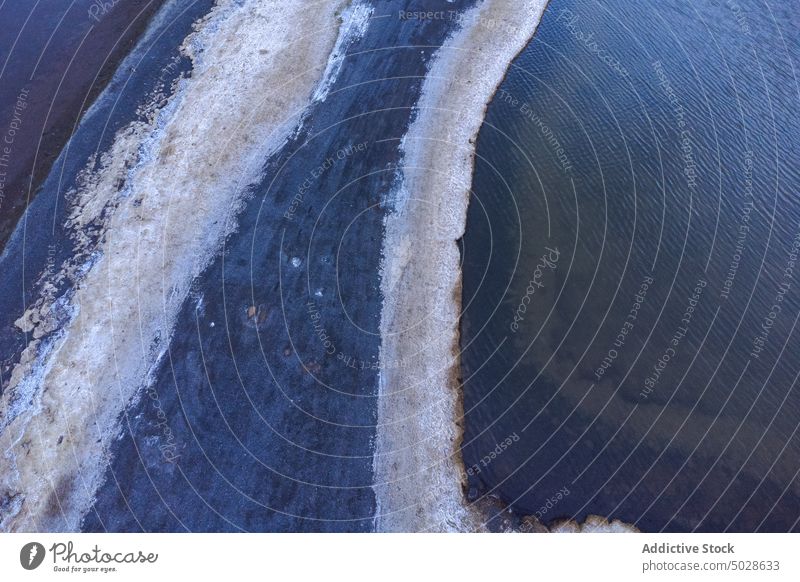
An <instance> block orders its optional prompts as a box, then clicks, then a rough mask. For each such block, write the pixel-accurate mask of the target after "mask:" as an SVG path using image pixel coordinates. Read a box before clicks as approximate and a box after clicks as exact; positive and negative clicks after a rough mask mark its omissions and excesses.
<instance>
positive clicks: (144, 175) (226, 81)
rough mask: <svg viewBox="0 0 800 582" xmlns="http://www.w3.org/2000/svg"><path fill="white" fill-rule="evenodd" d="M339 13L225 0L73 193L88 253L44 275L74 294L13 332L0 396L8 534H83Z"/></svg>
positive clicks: (321, 73)
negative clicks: (182, 64)
mask: <svg viewBox="0 0 800 582" xmlns="http://www.w3.org/2000/svg"><path fill="white" fill-rule="evenodd" d="M345 4H346V2H345V0H321V1H317V2H314V5H313V9H311V10H310V9H309V3H308V2H307V1H305V0H289V1H284V2H277V1H276V0H266V1H265V0H245V1H243V2H235V1H232V0H219V1H218V2H217V4H216V6H215V7H214V9H213V10H212V11H211V12H210V13H209V14H208V15H207V17H206V18H204V19H203V20H202V21H200V22H199V23H197V25H196V30H195V32H194V33H193V34H191V35H190V36H189V37H188V38H187V39H186V41H185V42H184V44H183V46H182V51H183V53H184V54H185V55H187V56H189V57H190V58H191V59H192V60H193V63H194V66H193V70H192V74H191V77H190V78H188V79H184V80H182V81H181V82H180V83H179V84H178V86H177V87H176V90H175V92H174V94H173V96H172V97H171V98H170V99H169V100H168V101H167V102H166V103H158V104H156V105H153V106H151V107H150V108H148V109H147V110H145V111H143V114H145V115H146V119H147V121H141V122H135V123H133V124H131V125H129V126H128V127H127V128H124V129H123V130H121V131H120V132H119V133H118V135H117V136H116V139H115V142H114V144H113V146H112V147H111V149H110V151H108V152H106V153H105V154H103V156H102V158H101V159H100V160H99V164H98V165H99V169H97V170H95V169H94V164H91V163H90V165H89V167H87V170H86V171H85V173H84V176H83V178H82V181H81V183H80V184H78V186H77V188H76V189H75V190H74V191H73V192H71V193H70V196H69V198H68V202H69V203H70V204H71V211H70V221H71V225H72V227H73V232H74V236H75V237H76V240H77V241H78V246H79V248H81V252H80V253H79V255H78V256H77V257H75V258H74V259H73V260H71V261H68V262H67V264H64V265H56V266H55V269H54V271H55V274H52V275H51V276H54V277H57V278H58V277H62V278H67V279H72V280H75V281H76V290H75V291H74V293H71V294H69V295H66V296H62V297H54V296H51V295H48V293H47V291H45V293H44V294H43V296H42V297H40V298H39V300H38V301H37V303H36V304H34V305H32V306H31V307H30V309H29V310H28V311H27V312H26V313H25V315H24V316H23V317H21V318H20V319H19V320H18V321H17V326H18V327H19V328H20V329H22V330H23V331H25V332H27V333H28V338H29V340H30V341H29V344H28V346H27V348H26V350H25V352H24V353H23V356H22V358H21V361H20V363H19V364H18V365H17V366H16V367H15V369H14V370H13V372H12V377H11V381H10V383H9V386H8V387H7V388H6V390H5V391H4V393H3V396H2V399H1V400H0V528H2V529H3V530H6V531H36V530H39V531H60V530H66V531H75V530H77V529H78V527H79V524H80V520H81V517H82V516H83V514H84V513H85V512H86V511H87V510H88V508H89V507H90V505H91V503H92V499H93V496H94V493H95V491H96V490H97V487H98V485H99V483H100V481H101V480H102V477H103V474H104V468H105V465H106V463H107V451H108V447H109V445H110V441H111V440H112V439H113V438H115V436H116V435H117V433H118V431H119V428H120V427H119V422H118V419H119V417H120V414H121V412H122V411H123V410H124V409H125V408H126V406H128V405H129V403H130V402H131V400H132V399H133V398H134V397H135V396H136V395H137V394H141V388H142V387H143V386H145V385H146V384H147V381H148V374H149V373H150V371H151V369H153V368H154V367H155V366H156V365H157V363H158V361H159V359H160V358H161V357H162V356H163V354H164V351H165V350H166V346H167V344H168V343H169V337H170V334H171V330H172V328H173V325H174V318H175V315H176V313H177V312H178V309H179V307H180V305H181V304H182V302H183V301H184V299H185V298H186V296H187V293H188V291H189V288H190V284H191V281H192V279H193V278H194V277H195V276H197V274H198V273H199V272H200V271H201V270H202V269H203V268H204V267H205V265H206V264H207V262H208V260H209V259H210V258H211V257H212V256H213V255H214V254H215V253H216V252H217V250H218V249H219V247H220V244H221V242H222V241H223V239H224V237H225V236H226V235H227V234H228V233H229V232H231V230H232V229H233V228H235V215H236V211H237V209H238V208H239V207H240V203H241V201H242V200H243V197H244V196H245V195H246V188H247V186H248V185H249V184H250V183H252V182H253V181H255V180H256V179H257V178H258V177H259V175H260V173H261V168H262V165H263V163H264V161H265V160H266V159H267V157H268V156H269V154H270V153H272V152H274V151H275V150H276V149H277V148H279V147H280V146H281V145H282V144H283V143H284V142H285V140H286V138H287V137H288V136H289V134H290V133H291V131H292V130H293V129H294V128H295V127H296V126H297V123H298V122H299V120H300V117H301V113H302V111H303V110H304V108H305V107H306V106H307V105H308V104H309V103H310V101H312V100H313V99H314V98H316V99H324V98H325V90H324V87H325V84H326V83H327V82H328V81H329V80H330V79H329V77H330V76H331V75H335V73H336V71H335V67H333V68H331V67H329V66H328V63H329V59H330V58H331V57H332V53H333V52H335V46H336V42H337V35H338V34H339V29H340V26H339V22H340V14H341V10H342V8H343V7H344V6H345ZM352 16H353V15H352V14H349V13H348V14H344V18H345V20H347V18H349V17H352ZM342 28H345V27H342ZM334 56H335V55H334ZM87 232H93V233H94V235H98V234H99V235H100V236H99V237H98V238H99V240H100V242H99V243H98V244H97V245H94V243H93V242H92V240H93V239H92V240H90V238H89V237H88V236H87V235H86V233H87ZM56 314H61V315H60V316H59V317H57V316H56ZM65 314H66V316H65ZM65 319H66V322H65V321H64V320H65Z"/></svg>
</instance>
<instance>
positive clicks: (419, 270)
mask: <svg viewBox="0 0 800 582" xmlns="http://www.w3.org/2000/svg"><path fill="white" fill-rule="evenodd" d="M546 5H547V2H546V0H528V1H526V2H523V3H522V4H520V3H517V2H512V1H509V0H486V1H485V2H483V3H482V4H479V5H478V6H476V7H474V8H471V9H470V10H469V11H467V12H466V13H465V14H464V16H463V20H464V24H465V26H463V27H462V28H460V29H459V30H457V31H456V32H455V33H454V34H453V35H452V36H451V37H450V38H449V39H448V40H447V41H446V42H445V43H444V44H443V45H442V47H441V48H440V49H439V51H438V53H437V55H436V57H435V58H434V61H433V63H432V65H431V67H430V71H429V73H428V75H427V77H426V78H425V80H424V82H423V88H422V96H421V98H420V101H419V104H418V115H417V118H416V119H415V120H414V122H413V123H412V124H411V126H410V128H409V131H408V133H407V134H406V136H405V137H404V138H403V143H402V149H403V152H404V167H403V176H402V180H401V181H400V184H399V186H398V190H397V197H396V198H397V199H396V202H395V207H394V211H393V212H392V213H391V214H390V215H389V216H388V217H387V219H386V227H385V238H384V265H383V273H382V280H381V291H382V294H383V297H384V305H383V310H382V313H381V360H382V361H389V362H411V361H413V362H414V366H408V367H405V368H404V369H401V370H395V369H393V368H390V367H386V368H383V369H382V371H381V375H380V389H379V398H378V430H377V433H378V437H377V444H376V453H375V463H374V470H375V492H376V499H377V505H378V510H377V512H376V520H375V526H376V530H378V531H485V530H486V526H485V524H484V521H485V519H484V516H483V515H482V513H481V512H480V511H479V510H477V509H476V508H475V507H474V506H470V505H467V503H466V500H465V497H464V494H463V487H464V485H465V479H464V475H465V473H464V469H463V462H462V460H461V451H460V443H461V438H462V433H463V431H462V423H463V405H462V393H461V389H460V386H459V383H460V363H459V321H460V311H461V269H460V252H459V249H458V246H457V241H458V239H460V238H461V236H462V235H463V232H464V228H465V224H466V211H467V206H468V204H469V194H470V186H471V180H472V172H473V169H474V157H475V145H474V144H475V141H476V138H477V135H478V131H479V130H480V127H481V125H482V123H483V119H484V117H485V113H486V109H487V107H488V105H489V103H490V102H491V99H492V97H493V95H494V94H495V92H496V91H497V89H498V88H499V87H500V85H501V83H502V81H503V79H504V78H505V76H506V72H507V70H508V68H509V67H510V65H511V63H512V61H513V60H514V58H515V57H516V56H517V55H518V54H519V53H520V52H521V51H522V50H523V49H524V48H525V46H527V44H528V42H529V41H530V40H531V38H533V35H534V33H535V31H536V28H537V26H538V24H539V21H540V19H541V17H542V14H543V13H544V9H545V7H546ZM520 14H524V15H526V18H520ZM520 21H523V22H524V24H523V25H522V26H520V24H519V23H520ZM475 47H477V48H475ZM420 249H424V250H421V251H420ZM415 250H416V251H418V252H415ZM431 393H433V394H434V396H433V397H432V396H431Z"/></svg>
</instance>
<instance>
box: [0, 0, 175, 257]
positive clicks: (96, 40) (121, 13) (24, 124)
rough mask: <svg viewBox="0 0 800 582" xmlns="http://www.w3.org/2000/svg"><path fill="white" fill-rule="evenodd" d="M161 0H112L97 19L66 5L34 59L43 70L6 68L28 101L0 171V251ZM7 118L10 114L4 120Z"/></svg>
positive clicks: (9, 79)
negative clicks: (69, 34) (70, 35)
mask: <svg viewBox="0 0 800 582" xmlns="http://www.w3.org/2000/svg"><path fill="white" fill-rule="evenodd" d="M164 4H166V0H135V1H134V2H131V3H119V4H115V5H114V7H113V8H112V9H110V10H109V11H108V12H107V13H105V14H103V15H102V17H100V18H99V19H98V20H97V21H95V20H93V19H92V18H91V17H90V16H89V15H88V14H87V13H84V12H83V11H81V10H80V9H81V8H82V7H81V6H76V7H74V8H73V7H70V8H69V9H67V10H66V11H65V13H64V14H63V15H62V17H63V19H64V21H62V22H60V23H59V24H58V25H57V26H56V28H54V29H53V36H52V39H53V40H55V43H54V44H48V45H47V46H46V47H42V50H46V51H47V52H46V54H44V55H42V56H40V57H39V59H45V60H46V61H47V66H48V67H51V69H50V70H47V72H46V74H43V73H42V72H41V71H39V73H38V75H37V76H36V77H35V78H32V79H31V78H29V75H28V71H27V70H25V71H20V70H13V71H11V73H9V72H8V71H7V72H6V76H5V77H4V78H3V81H4V82H6V83H8V84H9V85H11V86H15V87H17V88H18V89H19V91H27V92H28V93H29V94H30V97H31V101H30V103H29V104H27V105H28V106H27V107H26V108H25V110H24V112H23V115H22V120H21V124H20V125H21V130H20V131H19V133H18V135H17V136H16V139H14V143H13V146H12V148H11V149H12V152H11V154H12V156H11V157H12V163H11V164H10V167H7V168H3V169H4V170H7V176H3V180H2V182H5V184H0V186H1V187H0V193H2V192H3V191H4V195H3V196H0V209H2V212H0V253H1V252H2V251H3V249H4V248H5V245H6V242H7V240H8V238H9V237H10V236H11V233H12V232H13V231H14V229H15V228H16V225H17V222H18V221H19V219H20V218H21V217H22V216H23V215H24V212H25V209H26V208H27V207H28V205H29V204H30V202H31V201H32V200H33V198H34V197H35V196H36V194H37V193H38V191H39V189H40V188H41V187H42V185H43V183H44V180H45V179H46V178H47V175H48V174H49V173H50V171H51V169H52V168H53V167H54V165H55V161H56V159H57V158H58V155H59V154H60V152H61V150H62V149H63V147H64V146H65V144H66V143H67V142H68V141H69V139H70V137H71V136H72V134H73V133H74V132H75V129H76V127H77V125H78V124H79V123H80V120H81V119H82V118H83V116H84V114H85V113H86V112H87V111H88V110H89V109H90V108H91V106H92V104H93V103H94V102H95V101H96V100H97V98H98V97H99V96H100V95H102V93H103V91H104V90H105V88H106V87H107V86H108V85H109V83H110V82H111V80H112V79H113V77H114V75H115V73H116V71H117V69H118V68H119V66H120V65H121V63H122V62H123V61H124V60H125V58H126V57H127V56H128V55H129V54H130V52H131V50H132V49H133V47H135V46H136V44H137V43H138V42H139V40H140V39H141V38H142V37H143V36H144V33H145V31H146V30H147V28H148V27H149V26H150V24H151V22H152V20H153V18H154V16H155V15H156V14H157V13H158V11H159V9H160V8H161V7H162V6H163V5H164ZM32 10H33V9H32ZM37 16H38V15H37ZM60 27H75V28H77V29H80V30H81V31H82V32H81V34H82V35H85V36H83V39H82V40H81V42H80V44H78V45H76V42H77V40H78V39H80V37H76V38H75V39H71V40H69V41H65V46H62V45H59V44H58V39H60V38H61V36H59V34H57V32H58V28H60ZM83 29H87V30H85V31H83ZM62 36H63V35H62ZM45 40H46V38H43V39H41V42H42V43H44V42H45ZM56 50H67V51H69V52H73V53H74V54H73V57H72V59H69V60H66V61H63V62H62V61H59V60H58V59H57V58H53V55H52V54H51V53H53V52H54V51H56ZM21 62H25V60H24V59H22V60H21ZM23 73H25V74H23ZM3 113H6V112H5V111H4V112H3ZM9 113H10V111H9ZM11 119H12V117H11V116H10V115H9V117H8V119H7V120H6V119H4V120H3V121H4V123H5V122H7V121H11ZM3 129H4V130H5V129H6V128H5V126H4V127H3Z"/></svg>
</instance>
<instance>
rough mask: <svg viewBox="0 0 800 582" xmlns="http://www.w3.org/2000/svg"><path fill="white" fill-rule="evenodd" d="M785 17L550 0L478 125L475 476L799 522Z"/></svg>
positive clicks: (655, 513) (703, 521)
mask: <svg viewBox="0 0 800 582" xmlns="http://www.w3.org/2000/svg"><path fill="white" fill-rule="evenodd" d="M797 25H798V15H797V11H796V10H794V9H793V8H791V6H790V3H778V4H776V5H772V4H770V5H769V6H767V5H761V4H759V3H756V2H740V3H739V4H736V3H734V2H727V3H726V2H722V3H718V4H717V5H711V4H709V3H705V4H703V5H697V4H695V3H689V2H680V1H678V0H671V1H669V2H659V3H655V2H648V3H631V2H626V1H623V0H615V1H611V2H608V3H596V2H591V1H571V0H553V2H551V3H550V6H549V7H548V9H547V11H546V13H545V16H544V19H543V21H542V23H541V25H540V27H539V30H538V32H537V34H536V37H535V39H534V41H533V42H532V43H531V44H530V45H529V46H528V48H527V49H526V50H525V51H524V52H523V53H522V54H521V55H520V56H519V58H518V59H517V60H516V62H515V64H514V66H513V67H512V70H511V71H510V73H509V75H508V77H507V79H506V80H505V82H504V83H503V85H502V87H501V91H499V92H498V94H497V95H496V97H495V99H494V101H493V103H492V104H491V106H490V108H489V111H488V117H487V120H486V123H485V124H484V127H483V128H482V130H481V134H480V137H479V141H478V150H477V152H478V162H477V168H476V173H475V177H474V182H473V188H474V192H473V198H472V202H471V206H470V210H469V217H468V225H467V230H466V235H465V237H464V240H463V252H464V318H463V323H462V332H463V334H462V339H461V341H462V349H463V375H464V381H465V408H466V411H467V412H466V414H467V418H466V427H467V428H466V435H465V444H464V454H465V461H466V464H467V467H468V468H469V471H468V472H469V473H471V477H470V483H471V486H472V488H473V491H472V494H473V496H474V495H476V494H490V493H491V494H497V495H499V496H500V497H501V498H502V499H503V500H504V501H505V502H507V503H510V504H511V505H512V507H513V509H514V510H516V511H517V512H519V513H525V514H537V515H538V516H539V517H540V518H541V519H542V520H543V521H551V520H552V519H555V518H564V517H576V518H583V517H584V516H585V515H587V514H590V513H596V514H600V515H604V516H610V517H615V518H619V519H622V520H623V521H627V522H633V523H635V524H636V525H638V526H639V527H640V528H641V529H643V530H645V531H658V530H666V531H689V530H698V531H721V530H726V529H727V530H729V531H753V530H760V531H786V530H797V529H798V519H800V503H798V502H799V501H800V485H799V484H798V479H797V476H798V471H800V438H798V435H797V427H798V423H797V418H798V413H800V410H798V409H800V399H799V398H798V390H800V388H798V387H797V386H796V380H797V375H798V372H800V360H798V358H797V355H796V354H797V352H798V349H799V348H800V339H799V338H798V333H797V332H796V331H795V324H796V323H797V317H798V305H799V304H798V298H799V297H800V281H798V280H795V279H794V277H793V276H792V275H793V274H797V273H798V271H797V266H795V265H794V264H793V261H794V260H795V259H796V256H795V255H796V252H797V246H793V245H796V244H797V243H795V241H796V240H800V239H797V237H798V236H800V207H799V206H798V203H797V199H796V192H797V189H798V186H800V175H798V168H797V155H798V150H799V149H800V143H799V140H798V135H800V121H798V119H800V116H798V112H799V111H798V109H799V107H798V95H799V93H798V83H797V80H796V77H795V74H796V71H795V69H796V64H797V59H798V55H800V41H799V39H798V36H797V33H796V30H797ZM548 249H549V250H548ZM537 267H538V268H537ZM787 267H788V268H789V270H788V271H787ZM635 306H636V307H635ZM773 306H777V307H778V309H777V310H776V309H773ZM771 313H773V315H771ZM515 318H516V319H515ZM509 437H511V438H510V443H509V444H506V445H505V446H503V445H502V444H501V443H504V442H505V443H508V441H507V440H506V439H509ZM515 437H518V438H515ZM559 491H564V492H567V493H566V494H565V493H564V492H562V494H561V495H558V493H559ZM551 498H552V499H551Z"/></svg>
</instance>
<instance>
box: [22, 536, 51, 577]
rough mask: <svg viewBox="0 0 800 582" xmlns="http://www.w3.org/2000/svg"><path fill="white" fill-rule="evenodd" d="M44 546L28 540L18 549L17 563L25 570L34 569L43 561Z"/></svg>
mask: <svg viewBox="0 0 800 582" xmlns="http://www.w3.org/2000/svg"><path fill="white" fill-rule="evenodd" d="M44 554H45V551H44V546H43V545H42V544H40V543H39V542H30V543H27V544H25V545H24V546H22V549H21V550H20V551H19V563H20V564H22V567H23V568H25V569H26V570H35V569H36V568H38V567H39V566H41V565H42V562H43V561H44Z"/></svg>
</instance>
